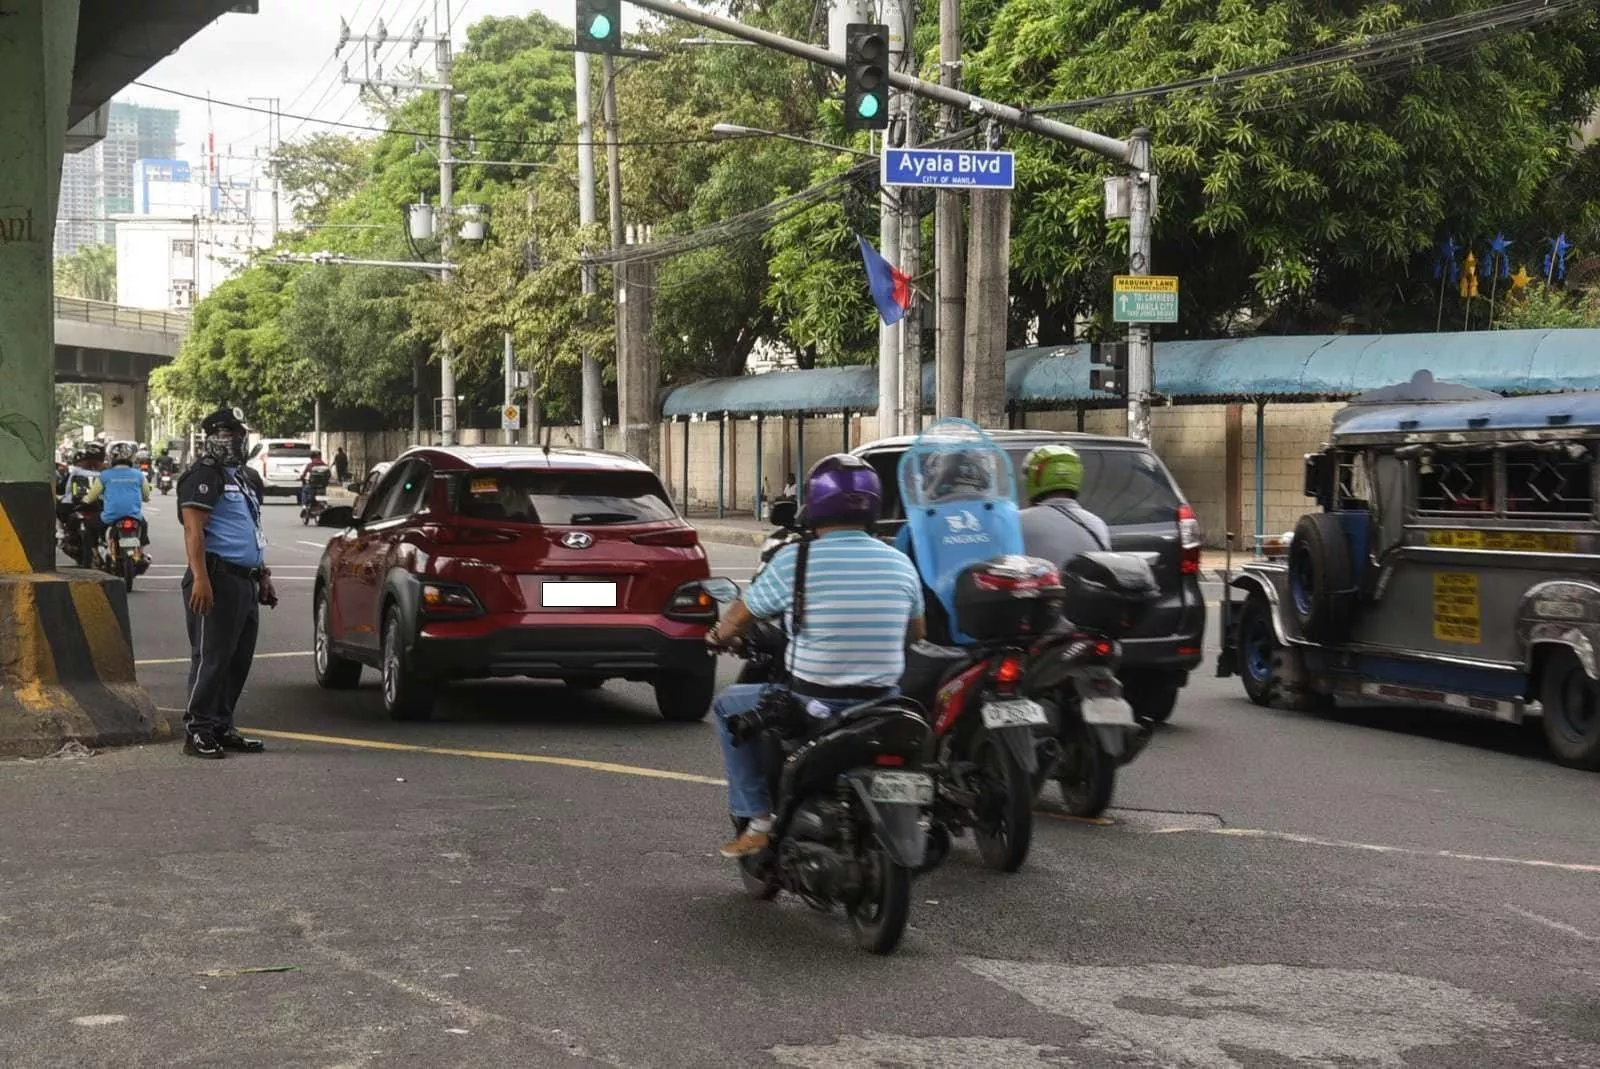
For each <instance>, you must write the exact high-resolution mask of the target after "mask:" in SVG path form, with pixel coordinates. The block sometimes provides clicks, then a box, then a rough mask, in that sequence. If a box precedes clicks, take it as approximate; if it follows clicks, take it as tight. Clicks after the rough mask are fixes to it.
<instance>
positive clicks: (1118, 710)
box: [1083, 698, 1138, 728]
mask: <svg viewBox="0 0 1600 1069" xmlns="http://www.w3.org/2000/svg"><path fill="white" fill-rule="evenodd" d="M1083 721H1084V723H1086V724H1105V725H1116V726H1121V727H1130V728H1131V727H1138V723H1137V722H1136V721H1135V720H1134V719H1133V706H1131V705H1129V704H1128V703H1127V702H1125V701H1123V700H1122V699H1121V698H1085V699H1083Z"/></svg>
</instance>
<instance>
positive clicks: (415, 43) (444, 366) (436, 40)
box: [334, 0, 456, 445]
mask: <svg viewBox="0 0 1600 1069" xmlns="http://www.w3.org/2000/svg"><path fill="white" fill-rule="evenodd" d="M422 31H423V24H422V23H420V22H419V23H418V24H417V27H416V30H415V31H414V32H413V33H412V34H411V35H410V36H408V37H397V38H391V37H390V36H389V30H388V27H386V26H385V25H384V24H383V21H382V20H381V19H380V20H379V21H378V32H377V33H375V34H371V35H367V34H362V35H360V36H351V34H350V28H349V26H348V25H346V24H345V23H344V21H343V20H342V19H341V20H340V33H339V44H338V47H336V48H335V49H334V55H338V54H339V53H340V52H341V51H343V49H344V46H345V45H346V44H348V43H351V42H355V43H356V44H358V45H359V46H360V47H361V53H362V58H363V61H364V64H365V66H364V70H363V74H362V76H361V77H359V78H352V77H350V65H349V63H348V62H346V63H345V65H344V67H343V69H342V70H341V72H340V74H341V77H342V78H343V80H344V82H345V84H347V85H359V86H363V87H365V88H369V89H376V88H389V89H402V90H417V91H433V92H437V93H438V94H439V218H438V220H437V232H438V235H439V249H440V259H441V260H442V261H443V264H442V266H441V267H440V269H439V281H440V282H441V283H445V284H448V283H449V281H450V266H449V265H450V252H451V249H452V248H453V246H454V244H455V241H454V238H455V234H454V232H453V231H452V230H451V225H452V224H451V218H450V215H451V213H450V205H451V201H452V200H453V198H454V196H455V155H454V152H453V151H452V146H453V145H454V143H455V136H454V130H453V128H452V119H453V109H454V105H455V87H454V86H452V85H451V84H450V69H451V65H452V60H451V54H450V0H445V5H444V22H443V24H442V25H441V24H439V23H437V22H436V23H435V25H434V34H433V36H431V37H430V36H428V35H426V34H424V33H423V32H422ZM391 40H393V41H394V42H396V43H398V42H399V41H402V40H404V41H409V42H410V44H411V50H412V52H413V53H414V52H415V51H416V49H417V48H418V47H420V46H421V45H423V44H432V45H433V46H434V63H435V65H436V67H437V71H436V77H437V79H438V80H437V81H436V82H422V81H396V80H394V79H385V78H384V77H383V67H382V66H381V65H379V66H378V67H377V69H376V72H375V73H374V72H373V70H372V68H371V61H372V59H373V58H374V57H376V56H377V54H378V50H379V49H381V48H382V47H383V46H384V45H385V44H387V43H389V42H390V41H391ZM420 379H421V376H420V373H418V372H414V373H413V375H412V385H413V386H414V387H415V388H416V390H417V392H418V398H419V399H418V401H417V402H416V404H415V406H414V407H413V409H412V412H413V416H412V436H413V439H418V440H420V438H421V400H420V396H421V389H422V384H421V381H420ZM439 437H440V441H441V443H442V444H444V445H455V444H456V373H455V363H454V361H453V359H452V356H451V352H450V335H449V333H448V332H446V333H445V334H444V335H443V336H442V337H441V338H440V347H439ZM418 444H420V441H419V442H418Z"/></svg>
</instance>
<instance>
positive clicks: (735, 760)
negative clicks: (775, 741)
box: [711, 683, 895, 818]
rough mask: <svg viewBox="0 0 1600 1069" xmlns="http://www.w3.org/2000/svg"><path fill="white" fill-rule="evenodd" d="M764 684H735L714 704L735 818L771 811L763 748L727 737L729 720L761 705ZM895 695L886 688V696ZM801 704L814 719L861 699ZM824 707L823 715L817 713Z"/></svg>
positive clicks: (803, 699)
mask: <svg viewBox="0 0 1600 1069" xmlns="http://www.w3.org/2000/svg"><path fill="white" fill-rule="evenodd" d="M766 690H767V684H765V683H734V684H733V685H732V686H730V687H728V688H727V689H726V690H724V691H723V692H722V693H721V694H719V695H717V700H716V701H714V702H712V703H711V711H712V713H714V714H715V715H716V718H717V738H718V739H720V740H721V741H722V767H723V768H724V769H725V770H726V772H727V776H728V812H729V813H731V814H732V815H733V816H736V817H745V818H751V817H764V816H766V815H768V814H769V813H771V812H772V799H771V798H770V797H769V794H768V791H767V776H766V771H765V770H764V769H763V768H762V767H761V747H760V745H759V744H758V743H757V741H756V740H755V739H751V740H750V741H748V742H746V743H744V744H743V745H740V746H735V745H734V744H733V736H732V735H730V734H728V718H729V717H731V716H738V715H740V714H741V713H748V712H751V711H752V710H754V709H755V707H756V706H758V705H760V704H761V695H762V694H764V693H766ZM893 693H895V691H894V690H892V689H887V688H886V689H885V691H884V694H885V696H887V695H890V694H893ZM801 702H802V704H803V705H804V706H805V709H806V711H807V712H808V713H810V714H811V715H812V716H815V717H818V718H821V717H823V716H831V715H833V714H834V713H838V712H842V711H843V710H845V709H849V708H851V707H852V706H856V705H860V704H861V701H860V700H859V699H850V700H846V701H822V700H820V699H816V698H802V699H801ZM819 706H820V707H821V709H822V710H823V711H822V712H818V711H817V707H819Z"/></svg>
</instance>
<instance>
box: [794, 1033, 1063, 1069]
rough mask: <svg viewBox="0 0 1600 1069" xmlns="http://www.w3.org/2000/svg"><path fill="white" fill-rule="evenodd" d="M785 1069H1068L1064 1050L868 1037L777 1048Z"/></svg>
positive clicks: (1003, 1042)
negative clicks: (891, 1067) (888, 1067)
mask: <svg viewBox="0 0 1600 1069" xmlns="http://www.w3.org/2000/svg"><path fill="white" fill-rule="evenodd" d="M767 1053H768V1054H770V1055H772V1057H773V1060H774V1061H776V1062H777V1063H778V1064H780V1065H791V1066H796V1067H797V1069H881V1067H882V1066H886V1065H895V1066H906V1067H907V1069H911V1067H915V1069H1066V1067H1067V1066H1069V1065H1071V1064H1072V1063H1071V1062H1067V1061H1062V1060H1061V1058H1062V1057H1063V1056H1064V1055H1065V1053H1066V1052H1065V1051H1063V1050H1062V1049H1061V1048H1060V1047H1050V1046H1044V1045H1041V1044H1038V1043H1030V1042H1028V1041H1027V1040H1025V1039H997V1038H991V1037H989V1036H896V1035H885V1034H883V1033H881V1032H868V1033H867V1034H866V1035H862V1036H840V1037H839V1038H838V1039H837V1040H834V1041H833V1042H831V1043H819V1044H816V1045H815V1046H808V1047H773V1048H771V1049H770V1050H768V1051H767Z"/></svg>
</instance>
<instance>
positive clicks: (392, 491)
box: [365, 460, 428, 523]
mask: <svg viewBox="0 0 1600 1069" xmlns="http://www.w3.org/2000/svg"><path fill="white" fill-rule="evenodd" d="M427 493H428V466H427V465H426V464H423V463H421V462H420V461H415V460H414V461H410V462H409V463H407V464H405V465H403V466H402V467H400V468H396V469H393V470H391V471H390V472H389V473H388V475H387V477H385V478H384V480H383V482H382V483H380V484H379V486H378V488H377V490H375V491H374V492H373V495H372V503H371V504H370V505H368V506H367V511H366V516H365V519H366V521H367V522H368V523H381V522H382V521H384V520H398V519H403V518H405V517H407V516H410V515H412V514H413V513H415V512H416V511H417V510H418V509H419V508H421V507H422V501H423V498H424V497H426V496H427Z"/></svg>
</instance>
